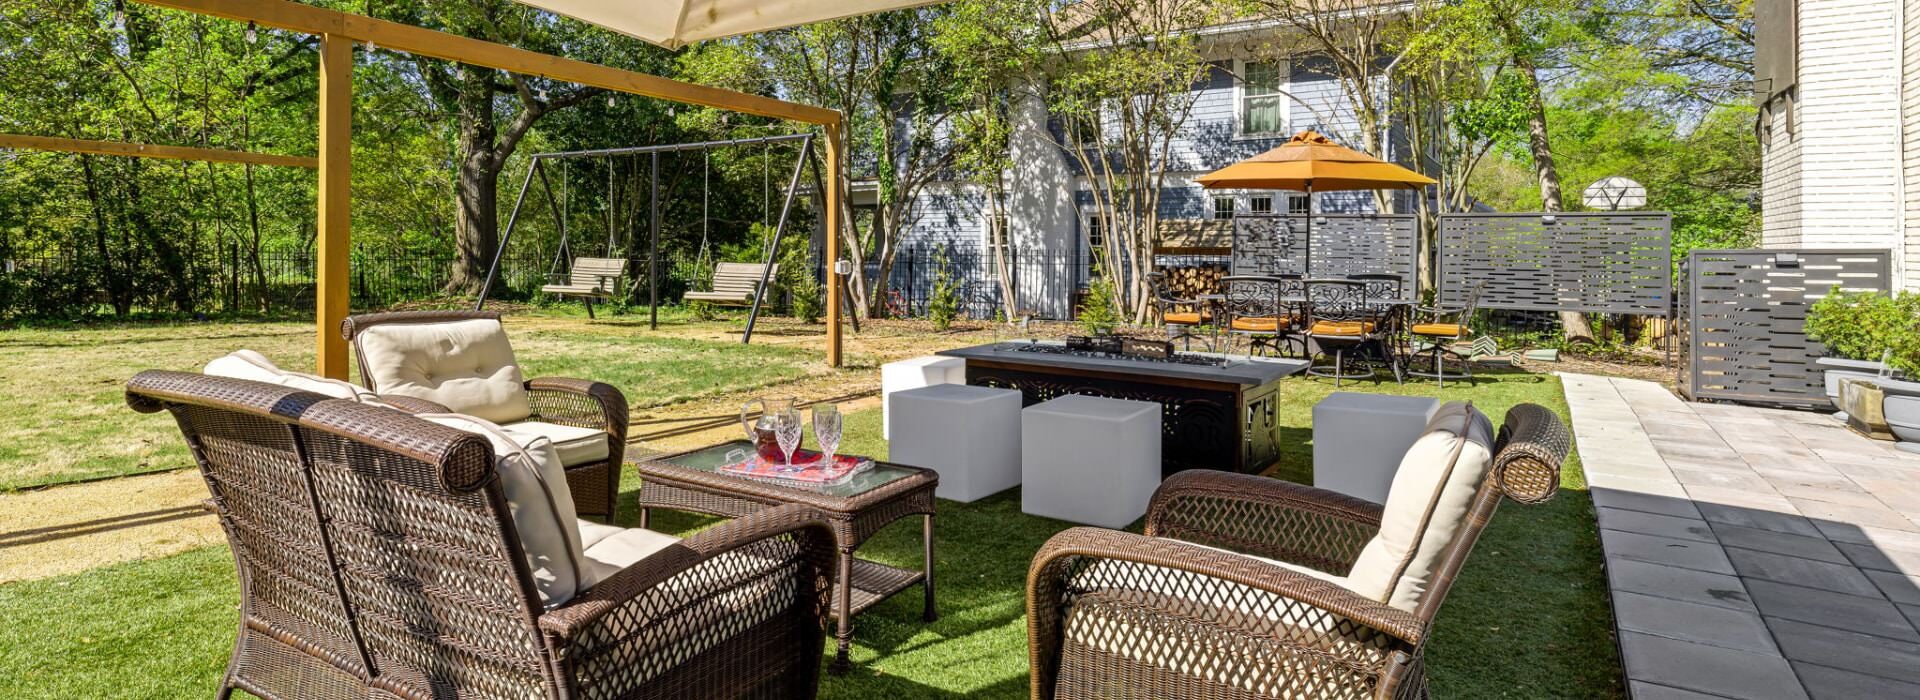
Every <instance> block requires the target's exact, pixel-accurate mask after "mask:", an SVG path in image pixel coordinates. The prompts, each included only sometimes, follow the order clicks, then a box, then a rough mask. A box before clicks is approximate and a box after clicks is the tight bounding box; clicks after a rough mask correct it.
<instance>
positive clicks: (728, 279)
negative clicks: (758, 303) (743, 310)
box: [682, 263, 780, 306]
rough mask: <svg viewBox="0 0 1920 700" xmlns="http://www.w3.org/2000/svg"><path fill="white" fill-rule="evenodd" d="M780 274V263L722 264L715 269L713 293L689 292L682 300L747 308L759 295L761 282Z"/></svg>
mask: <svg viewBox="0 0 1920 700" xmlns="http://www.w3.org/2000/svg"><path fill="white" fill-rule="evenodd" d="M778 274H780V264H779V263H772V264H766V265H762V264H760V263H720V264H718V265H715V266H714V269H713V291H711V292H687V293H686V295H685V296H684V297H682V298H683V299H685V300H686V301H704V302H707V303H710V304H718V305H720V306H747V305H749V304H752V303H753V298H754V297H755V296H757V295H758V294H759V291H760V280H763V279H766V280H771V279H773V277H774V276H775V275H778Z"/></svg>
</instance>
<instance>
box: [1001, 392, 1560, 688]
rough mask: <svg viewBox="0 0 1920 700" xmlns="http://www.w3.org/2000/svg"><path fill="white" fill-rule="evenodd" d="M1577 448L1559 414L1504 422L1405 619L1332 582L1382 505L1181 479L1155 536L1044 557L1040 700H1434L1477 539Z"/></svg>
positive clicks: (1549, 488) (1394, 599)
mask: <svg viewBox="0 0 1920 700" xmlns="http://www.w3.org/2000/svg"><path fill="white" fill-rule="evenodd" d="M1567 448H1568V435H1567V432H1566V428H1565V427H1564V426H1563V425H1562V424H1561V423H1560V420H1559V418H1558V417H1557V416H1555V415H1554V414H1553V413H1552V412H1551V411H1549V410H1547V409H1545V408H1542V407H1540V406H1536V405H1531V404H1523V405H1521V406H1518V407H1515V408H1514V409H1513V410H1512V411H1509V412H1508V413H1507V417H1506V424H1505V426H1504V427H1502V428H1501V429H1500V431H1499V433H1498V436H1497V438H1495V440H1494V441H1493V450H1492V458H1491V459H1490V460H1489V461H1488V463H1487V464H1488V466H1487V471H1486V476H1485V478H1484V479H1483V480H1481V481H1480V482H1479V483H1478V486H1477V488H1473V487H1472V486H1471V485H1467V484H1463V486H1465V487H1466V488H1462V489H1461V491H1460V493H1461V494H1462V495H1467V496H1469V498H1464V499H1462V501H1461V505H1462V506H1463V507H1464V510H1463V511H1462V512H1463V513H1464V517H1463V518H1462V519H1461V520H1460V521H1459V522H1458V524H1457V529H1456V530H1455V531H1454V535H1453V536H1452V537H1451V538H1450V539H1447V540H1445V541H1444V543H1441V542H1435V543H1434V546H1436V547H1439V549H1436V550H1435V552H1436V553H1437V554H1438V557H1437V559H1434V560H1433V568H1432V569H1431V571H1430V573H1429V577H1428V578H1427V579H1426V580H1425V581H1426V582H1425V590H1424V593H1421V594H1418V597H1417V602H1411V603H1410V602H1408V601H1406V600H1403V599H1402V598H1401V593H1402V591H1399V590H1395V591H1394V592H1393V593H1392V595H1390V596H1389V597H1388V598H1387V599H1379V598H1374V597H1368V596H1365V595H1361V594H1359V593H1357V592H1356V591H1355V590H1353V589H1350V588H1348V587H1347V586H1346V585H1343V583H1342V577H1340V576H1337V575H1334V574H1332V573H1323V572H1346V571H1348V570H1349V569H1350V568H1352V567H1354V564H1355V562H1356V561H1357V560H1359V559H1361V557H1362V552H1363V550H1365V549H1366V548H1367V547H1369V545H1370V543H1371V542H1372V541H1373V540H1375V539H1376V534H1377V533H1378V532H1380V530H1381V522H1382V516H1383V509H1382V506H1380V505H1378V504H1374V503H1371V502H1367V501H1362V500H1359V499H1354V498H1350V497H1347V496H1343V495H1340V494H1337V493H1333V492H1329V491H1321V490H1318V489H1314V488H1310V487H1306V486H1300V485H1297V484H1292V483H1288V482H1284V481H1279V480H1275V479H1269V478H1265V477H1259V476H1252V475H1245V474H1234V473H1227V472H1215V471H1200V470H1196V471H1188V472H1183V473H1180V474H1177V475H1174V476H1173V477H1171V478H1169V479H1167V481H1166V482H1165V483H1164V484H1162V485H1161V487H1160V489H1159V491H1158V492H1156V493H1155V494H1154V497H1153V501H1152V503H1151V505H1150V507H1149V511H1148V513H1147V522H1146V534H1145V535H1135V534H1131V533H1126V532H1116V531H1111V530H1101V529H1096V528H1073V529H1070V530H1067V531H1065V532H1062V533H1060V534H1059V535H1056V536H1055V537H1054V538H1053V539H1052V540H1050V541H1048V542H1047V544H1046V545H1045V546H1044V547H1043V548H1042V549H1041V550H1040V552H1039V553H1038V554H1037V555H1035V557H1034V560H1033V565H1032V569H1031V571H1030V572H1029V575H1028V578H1027V582H1028V584H1027V585H1028V591H1027V613H1028V618H1027V619H1028V642H1029V645H1030V651H1031V654H1032V669H1033V672H1032V674H1033V675H1032V693H1033V697H1034V698H1046V699H1052V698H1061V699H1077V698H1099V699H1101V700H1114V699H1125V698H1140V699H1145V698H1234V699H1240V698H1286V699H1288V700H1299V699H1301V698H1423V697H1426V694H1427V693H1426V690H1427V688H1426V677H1425V674H1424V671H1423V667H1422V659H1423V651H1424V649H1425V647H1426V641H1427V638H1428V632H1429V631H1430V629H1431V626H1432V624H1433V620H1434V616H1435V615H1436V614H1437V612H1438V611H1439V608H1440V604H1441V602H1442V601H1443V600H1444V599H1445V598H1446V594H1447V590H1448V588H1449V587H1450V586H1451V584H1452V583H1453V581H1454V579H1455V578H1456V577H1457V576H1458V575H1459V572H1460V567H1461V565H1462V564H1463V563H1465V561H1466V558H1467V554H1468V552H1469V551H1470V550H1471V549H1472V548H1473V544H1474V541H1475V539H1477V538H1478V537H1479V535H1480V531H1481V529H1482V528H1483V527H1484V526H1485V525H1486V523H1487V520H1488V519H1489V518H1491V517H1492V515H1493V511H1494V509H1495V507H1496V506H1497V505H1499V502H1500V499H1501V497H1502V496H1503V495H1504V496H1506V497H1508V498H1512V499H1514V500H1516V501H1520V502H1523V503H1537V502H1541V501H1545V500H1547V499H1548V498H1551V497H1552V496H1553V494H1554V492H1555V491H1556V490H1557V489H1558V487H1559V469H1560V461H1561V460H1562V459H1563V458H1564V457H1565V455H1566V452H1567ZM1456 454H1457V453H1456ZM1389 501H1390V502H1391V501H1392V499H1391V498H1390V499H1389ZM1435 502H1438V498H1437V497H1436V498H1435ZM1425 531H1427V526H1426V524H1425V523H1424V521H1423V522H1422V530H1421V532H1425ZM1415 541H1416V547H1418V546H1421V545H1420V544H1419V543H1418V539H1417V538H1416V540H1415ZM1402 566H1404V564H1403V565H1402Z"/></svg>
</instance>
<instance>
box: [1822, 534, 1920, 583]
mask: <svg viewBox="0 0 1920 700" xmlns="http://www.w3.org/2000/svg"><path fill="white" fill-rule="evenodd" d="M1833 546H1834V547H1837V548H1839V549H1840V553H1841V554H1845V555H1847V560H1848V561H1851V562H1853V565H1854V566H1857V567H1860V568H1862V569H1877V570H1880V571H1892V572H1894V573H1901V574H1908V575H1912V576H1920V552H1914V551H1909V550H1904V549H1893V548H1891V547H1875V546H1873V545H1870V544H1855V543H1853V542H1835V543H1833Z"/></svg>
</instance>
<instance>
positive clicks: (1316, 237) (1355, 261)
mask: <svg viewBox="0 0 1920 700" xmlns="http://www.w3.org/2000/svg"><path fill="white" fill-rule="evenodd" d="M1307 223H1308V222H1307V217H1306V216H1246V215H1242V216H1238V217H1235V218H1234V220H1233V274H1236V275H1267V276H1272V275H1301V276H1303V277H1351V276H1353V275H1378V274H1387V275H1398V276H1399V277H1400V279H1401V280H1402V284H1401V285H1400V290H1401V292H1400V293H1401V296H1402V297H1403V298H1404V299H1405V300H1412V299H1413V298H1414V295H1415V294H1416V293H1417V292H1416V288H1417V287H1418V285H1417V284H1415V282H1416V281H1417V278H1416V272H1417V270H1418V269H1419V264H1420V238H1419V225H1418V222H1417V221H1416V220H1415V219H1414V217H1413V216H1410V215H1393V214H1319V215H1317V218H1315V219H1314V220H1313V227H1312V228H1313V256H1312V257H1313V271H1312V272H1311V273H1310V274H1309V273H1308V272H1307V270H1306V269H1305V267H1304V265H1305V263H1306V258H1307V249H1306V246H1305V245H1304V244H1305V243H1306V236H1305V234H1306V232H1307Z"/></svg>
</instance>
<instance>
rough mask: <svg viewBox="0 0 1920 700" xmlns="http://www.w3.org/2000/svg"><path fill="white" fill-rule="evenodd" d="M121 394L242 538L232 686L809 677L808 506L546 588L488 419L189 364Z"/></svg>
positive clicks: (489, 686)
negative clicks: (443, 418) (450, 418)
mask: <svg viewBox="0 0 1920 700" xmlns="http://www.w3.org/2000/svg"><path fill="white" fill-rule="evenodd" d="M127 402H128V404H129V405H130V406H132V407H133V408H134V409H136V410H139V411H142V412H147V413H153V412H158V411H162V410H165V411H168V412H169V413H171V414H172V416H173V417H174V419H175V420H176V422H177V423H178V424H179V426H180V429H181V432H182V433H183V434H184V435H185V437H186V440H187V444H188V446H189V447H190V448H191V450H192V452H193V455H194V458H195V460H196V462H197V463H198V464H199V466H200V470H201V473H202V475H203V476H205V478H206V481H207V485H208V488H209V490H210V491H211V492H212V499H211V500H210V501H209V505H210V507H211V508H212V509H213V510H215V511H216V512H217V513H218V515H219V518H220V523H221V525H222V527H223V528H224V529H225V531H226V533H227V538H228V543H229V544H230V545H231V548H232V550H233V554H234V559H235V565H236V567H237V568H238V570H239V578H240V586H241V601H240V613H241V615H240V631H239V638H238V640H237V641H236V643H235V645H234V650H233V655H232V658H231V660H230V661H229V664H228V667H227V673H226V677H225V678H224V680H223V682H222V686H221V691H220V693H219V695H220V697H222V698H224V697H227V696H228V695H230V694H231V693H232V691H233V690H234V689H236V688H238V689H241V690H245V691H247V692H249V693H252V694H254V695H257V696H260V697H265V698H284V699H288V700H292V699H296V698H298V699H301V700H305V699H308V698H320V699H328V698H421V699H425V698H453V697H487V698H504V697H512V698H534V697H555V698H710V697H765V698H788V697H799V698H807V697H812V696H813V695H814V692H815V686H816V683H817V680H818V672H819V668H820V655H821V650H822V643H823V640H824V638H825V637H824V630H825V627H824V621H825V613H826V611H827V609H828V596H827V592H828V590H829V589H830V587H829V583H830V577H831V572H832V570H833V568H832V567H833V555H834V546H833V535H832V533H831V531H830V530H828V529H827V527H826V525H825V524H824V523H823V521H822V520H821V518H820V517H819V516H818V514H817V513H815V512H813V511H811V510H808V509H806V508H804V507H802V506H785V507H779V508H772V509H768V510H765V511H761V512H759V513H757V514H754V515H751V516H748V517H744V518H740V519H737V520H733V521H730V522H727V523H725V524H722V525H719V526H717V527H714V528H712V529H709V530H706V531H704V532H702V533H700V534H697V535H695V536H693V537H690V538H687V539H685V540H679V541H677V542H674V543H672V544H668V545H665V546H663V547H662V548H660V549H658V550H656V551H654V552H653V553H652V554H651V555H648V556H646V557H645V558H642V559H639V560H638V561H634V562H632V563H630V564H627V565H625V566H624V568H620V569H617V570H614V571H612V572H610V573H609V574H608V575H607V576H606V577H604V578H600V579H598V581H597V583H594V584H593V585H592V586H591V587H590V588H586V589H584V590H581V591H579V592H578V593H577V594H576V595H574V596H573V597H572V598H571V599H569V600H565V601H564V602H561V603H559V604H557V605H555V606H552V607H548V606H546V605H544V604H543V603H542V598H541V597H540V594H539V593H538V592H536V581H535V580H534V577H533V574H532V571H533V564H532V563H531V562H529V559H528V556H527V550H525V549H523V547H522V544H521V535H520V533H519V532H518V531H516V527H515V522H516V520H515V515H514V513H513V512H512V511H513V509H511V508H510V507H509V504H508V502H507V500H506V496H505V495H504V492H503V487H502V484H501V482H502V476H501V473H500V472H499V471H496V455H495V453H494V449H493V447H492V446H491V443H489V441H488V440H487V439H486V438H483V437H481V436H480V435H479V434H476V433H471V432H464V431H461V430H456V429H453V428H449V427H445V426H442V425H438V424H434V423H430V422H427V421H425V420H422V419H419V418H416V417H414V416H411V415H408V414H406V413H402V412H400V411H396V410H393V409H390V408H385V407H382V406H377V405H371V404H363V403H356V402H353V401H349V400H340V399H328V398H326V397H324V396H321V395H319V394H314V393H309V392H304V391H299V390H295V389H290V388H287V387H282V386H276V385H271V384H264V383H260V382H253V381H246V380H238V379H229V378H223V377H211V376H206V375H200V374H191V373H181V372H162V371H149V372H143V373H141V374H140V375H138V376H136V377H134V378H133V379H132V380H131V381H130V382H128V385H127ZM588 526H590V527H594V528H604V529H608V530H613V529H616V528H608V527H606V526H601V525H592V524H585V525H583V528H584V527H588ZM625 532H638V531H637V530H627V531H625Z"/></svg>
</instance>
